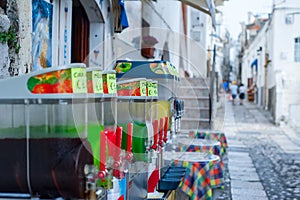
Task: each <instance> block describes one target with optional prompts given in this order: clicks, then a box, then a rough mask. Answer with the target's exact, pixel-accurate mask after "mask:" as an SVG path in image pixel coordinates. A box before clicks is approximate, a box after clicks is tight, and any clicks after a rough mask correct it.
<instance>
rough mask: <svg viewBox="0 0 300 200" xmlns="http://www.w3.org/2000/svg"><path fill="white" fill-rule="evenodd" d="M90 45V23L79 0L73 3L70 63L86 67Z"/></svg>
mask: <svg viewBox="0 0 300 200" xmlns="http://www.w3.org/2000/svg"><path fill="white" fill-rule="evenodd" d="M89 43H90V22H89V19H88V16H87V13H86V12H85V9H84V7H83V6H82V4H81V3H80V1H79V0H74V1H73V14H72V43H71V44H72V45H71V63H76V62H81V63H85V64H86V65H88V59H87V57H88V55H89V50H90V47H89Z"/></svg>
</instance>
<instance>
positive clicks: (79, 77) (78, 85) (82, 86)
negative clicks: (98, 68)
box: [71, 68, 87, 94]
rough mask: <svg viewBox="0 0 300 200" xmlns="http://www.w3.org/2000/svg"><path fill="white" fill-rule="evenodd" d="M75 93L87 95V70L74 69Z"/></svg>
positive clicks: (72, 70) (73, 83)
mask: <svg viewBox="0 0 300 200" xmlns="http://www.w3.org/2000/svg"><path fill="white" fill-rule="evenodd" d="M71 74H72V87H73V93H77V94H78V93H87V86H86V70H85V68H72V69H71Z"/></svg>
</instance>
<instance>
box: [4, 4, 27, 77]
mask: <svg viewBox="0 0 300 200" xmlns="http://www.w3.org/2000/svg"><path fill="white" fill-rule="evenodd" d="M0 7H1V10H0V32H7V31H8V28H9V26H10V27H11V28H12V30H13V33H14V34H15V36H16V39H15V41H14V42H16V43H15V44H11V43H9V44H7V43H1V44H0V78H7V77H10V76H17V75H19V74H23V73H27V72H29V71H30V68H31V67H30V66H31V54H30V52H31V1H28V0H9V1H6V0H3V1H2V0H1V4H0ZM8 19H9V20H8ZM7 20H8V21H7ZM7 24H9V26H8V28H7ZM4 26H5V27H4Z"/></svg>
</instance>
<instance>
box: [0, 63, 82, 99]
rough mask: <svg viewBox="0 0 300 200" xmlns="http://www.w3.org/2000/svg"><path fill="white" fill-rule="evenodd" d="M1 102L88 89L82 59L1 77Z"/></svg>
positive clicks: (68, 95) (78, 95)
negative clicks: (76, 61)
mask: <svg viewBox="0 0 300 200" xmlns="http://www.w3.org/2000/svg"><path fill="white" fill-rule="evenodd" d="M0 91H1V93H0V102H2V101H4V102H7V100H12V101H14V100H26V99H37V100H38V99H74V98H80V99H81V98H83V95H84V94H86V93H87V87H86V68H85V64H83V63H73V64H69V65H63V66H55V67H50V68H46V69H42V70H39V71H35V72H31V73H27V74H23V75H20V76H16V77H12V78H8V79H2V80H0Z"/></svg>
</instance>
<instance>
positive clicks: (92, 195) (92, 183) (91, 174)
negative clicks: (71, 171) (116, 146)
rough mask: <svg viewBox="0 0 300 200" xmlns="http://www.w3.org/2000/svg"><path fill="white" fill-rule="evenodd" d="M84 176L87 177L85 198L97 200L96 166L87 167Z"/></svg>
mask: <svg viewBox="0 0 300 200" xmlns="http://www.w3.org/2000/svg"><path fill="white" fill-rule="evenodd" d="M84 174H85V177H86V183H85V198H86V199H89V200H96V199H98V198H97V194H96V193H97V180H98V176H97V174H98V169H97V167H96V166H95V165H85V166H84Z"/></svg>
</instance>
